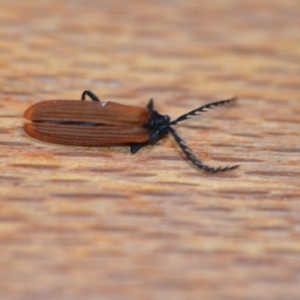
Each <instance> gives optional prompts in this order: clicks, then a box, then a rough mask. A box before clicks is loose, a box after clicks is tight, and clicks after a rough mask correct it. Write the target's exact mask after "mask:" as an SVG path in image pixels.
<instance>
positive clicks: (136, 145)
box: [130, 144, 144, 154]
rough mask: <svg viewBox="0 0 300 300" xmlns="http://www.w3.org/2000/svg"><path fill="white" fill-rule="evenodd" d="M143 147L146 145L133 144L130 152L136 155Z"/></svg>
mask: <svg viewBox="0 0 300 300" xmlns="http://www.w3.org/2000/svg"><path fill="white" fill-rule="evenodd" d="M143 146H144V144H131V145H130V151H131V153H132V154H134V153H136V152H138V151H139V150H140V149H141V148H142V147H143Z"/></svg>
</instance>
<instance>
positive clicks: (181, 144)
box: [169, 127, 238, 173]
mask: <svg viewBox="0 0 300 300" xmlns="http://www.w3.org/2000/svg"><path fill="white" fill-rule="evenodd" d="M169 130H170V132H171V134H172V135H173V137H174V139H175V141H176V142H177V143H178V145H179V147H180V148H181V149H182V151H183V153H184V154H185V155H186V157H187V158H188V159H189V161H190V162H191V163H192V164H194V165H195V166H196V167H198V168H199V169H202V170H204V171H207V172H212V173H217V172H224V171H228V170H233V169H236V168H237V167H238V165H236V166H227V167H218V168H214V167H210V166H207V165H205V164H203V163H202V161H201V160H199V159H198V158H197V157H196V156H195V154H194V153H193V152H192V150H191V149H190V148H189V147H188V146H187V144H186V143H185V141H184V140H183V139H182V138H181V137H180V136H179V135H178V134H177V133H176V131H175V130H174V129H173V128H172V127H170V129H169Z"/></svg>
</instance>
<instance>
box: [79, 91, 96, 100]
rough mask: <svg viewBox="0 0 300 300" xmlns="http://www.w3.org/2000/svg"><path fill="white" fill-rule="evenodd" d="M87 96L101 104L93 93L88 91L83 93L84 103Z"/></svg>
mask: <svg viewBox="0 0 300 300" xmlns="http://www.w3.org/2000/svg"><path fill="white" fill-rule="evenodd" d="M86 95H87V96H89V97H90V98H91V99H92V100H93V101H96V102H101V101H100V99H99V98H98V97H97V96H96V95H95V94H94V93H93V92H92V91H88V90H86V91H84V92H83V93H82V96H81V100H82V101H84V100H85V96H86Z"/></svg>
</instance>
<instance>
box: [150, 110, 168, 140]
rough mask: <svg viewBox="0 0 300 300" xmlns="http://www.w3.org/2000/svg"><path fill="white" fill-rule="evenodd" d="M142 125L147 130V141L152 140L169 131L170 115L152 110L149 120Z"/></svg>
mask: <svg viewBox="0 0 300 300" xmlns="http://www.w3.org/2000/svg"><path fill="white" fill-rule="evenodd" d="M144 127H145V128H147V129H148V130H149V141H150V142H152V141H154V140H157V139H159V138H161V137H163V136H165V135H167V134H168V133H169V128H170V117H169V116H167V115H161V114H159V113H158V112H157V111H155V110H152V111H151V116H150V119H149V122H148V123H147V124H146V125H144Z"/></svg>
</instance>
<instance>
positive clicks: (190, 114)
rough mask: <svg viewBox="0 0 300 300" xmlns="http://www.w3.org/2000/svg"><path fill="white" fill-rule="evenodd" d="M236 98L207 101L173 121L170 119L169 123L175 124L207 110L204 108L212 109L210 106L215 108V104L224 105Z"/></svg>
mask: <svg viewBox="0 0 300 300" xmlns="http://www.w3.org/2000/svg"><path fill="white" fill-rule="evenodd" d="M235 100H236V98H230V99H227V100H221V101H217V102H212V103H208V104H205V105H203V106H200V107H198V108H196V109H194V110H192V111H190V112H188V113H186V114H184V115H182V116H180V117H179V118H177V119H176V120H174V121H171V122H170V125H175V124H177V123H179V122H181V121H184V120H187V119H190V118H192V117H194V116H199V115H200V113H202V112H206V111H207V110H206V109H212V108H215V107H217V106H220V105H225V104H228V103H231V102H233V101H235Z"/></svg>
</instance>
